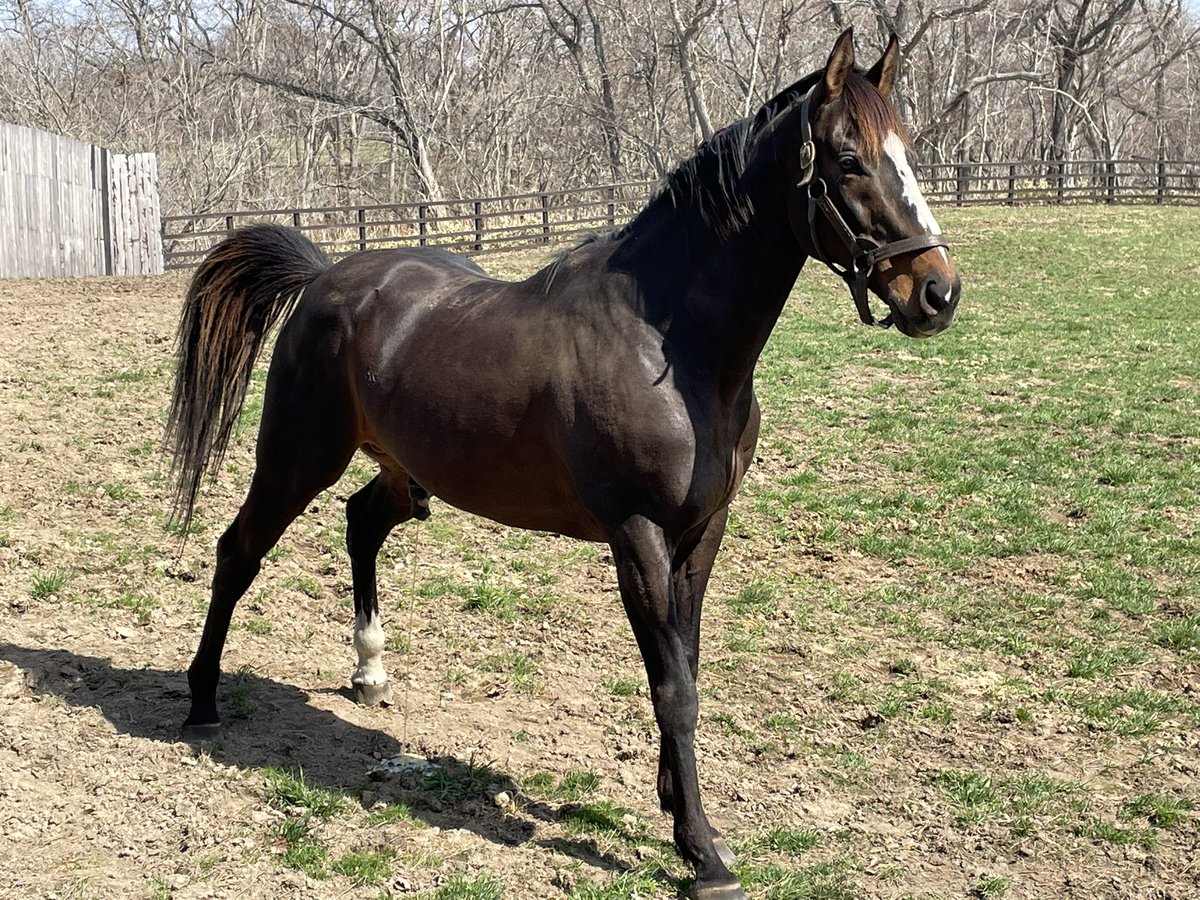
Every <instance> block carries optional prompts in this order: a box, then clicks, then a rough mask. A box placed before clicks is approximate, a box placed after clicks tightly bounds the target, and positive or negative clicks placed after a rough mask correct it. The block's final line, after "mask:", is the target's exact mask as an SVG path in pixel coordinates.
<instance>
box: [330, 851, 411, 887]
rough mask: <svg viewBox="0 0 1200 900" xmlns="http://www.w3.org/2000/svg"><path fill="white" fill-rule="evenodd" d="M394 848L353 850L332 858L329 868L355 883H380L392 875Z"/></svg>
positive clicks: (394, 856)
mask: <svg viewBox="0 0 1200 900" xmlns="http://www.w3.org/2000/svg"><path fill="white" fill-rule="evenodd" d="M395 858H396V851H395V850H354V851H351V852H350V853H347V854H345V855H344V856H341V857H339V858H338V859H336V860H334V861H333V863H332V865H330V867H329V868H330V869H331V870H332V871H333V872H334V873H335V874H337V875H345V876H346V877H347V878H349V879H351V880H352V881H353V882H354V883H355V884H357V885H366V884H381V883H382V882H384V881H387V880H388V879H389V878H391V877H392V871H393V869H394V861H395Z"/></svg>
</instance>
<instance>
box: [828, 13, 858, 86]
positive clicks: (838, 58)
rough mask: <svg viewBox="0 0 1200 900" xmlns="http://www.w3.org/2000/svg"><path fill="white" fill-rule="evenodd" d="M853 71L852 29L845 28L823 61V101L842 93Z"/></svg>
mask: <svg viewBox="0 0 1200 900" xmlns="http://www.w3.org/2000/svg"><path fill="white" fill-rule="evenodd" d="M853 71H854V29H853V28H847V29H846V30H845V31H843V32H842V36H841V37H839V38H838V39H837V43H836V44H834V45H833V51H832V52H831V53H830V54H829V62H827V63H825V102H826V103H828V102H830V101H832V100H836V99H837V98H838V97H840V96H841V95H842V88H843V87H845V85H846V79H847V78H849V77H850V73H851V72H853Z"/></svg>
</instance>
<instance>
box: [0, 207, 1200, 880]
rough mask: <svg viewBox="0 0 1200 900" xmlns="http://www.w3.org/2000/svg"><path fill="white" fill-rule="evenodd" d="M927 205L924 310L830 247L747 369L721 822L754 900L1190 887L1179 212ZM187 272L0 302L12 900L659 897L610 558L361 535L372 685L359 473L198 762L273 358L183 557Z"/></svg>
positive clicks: (461, 522) (227, 663) (323, 523)
mask: <svg viewBox="0 0 1200 900" xmlns="http://www.w3.org/2000/svg"><path fill="white" fill-rule="evenodd" d="M939 216H940V218H941V219H942V225H943V226H944V227H945V229H946V231H947V233H948V235H949V237H950V239H951V242H952V248H953V253H954V255H955V260H956V262H957V263H958V264H959V266H960V268H961V270H962V274H963V281H964V295H963V301H962V305H961V307H960V311H959V316H958V319H957V321H956V323H955V324H954V326H953V327H952V328H951V329H950V330H949V331H947V332H946V333H945V334H943V335H941V336H939V337H937V338H934V339H932V340H929V341H924V342H916V341H911V340H908V339H906V338H904V337H903V336H901V335H898V334H896V333H894V332H884V331H881V330H878V329H866V328H863V327H861V326H859V325H858V324H857V321H856V316H855V313H854V309H853V305H852V303H851V302H850V299H849V297H848V295H847V293H846V291H845V288H844V287H843V285H842V284H841V283H840V282H838V281H836V280H835V279H834V278H833V277H832V276H830V275H829V274H827V273H826V272H824V271H823V268H822V267H820V266H819V265H816V264H812V265H810V266H809V268H808V269H807V271H806V272H805V273H804V274H803V275H802V276H801V279H800V282H799V284H798V287H797V291H796V294H795V295H794V296H793V298H792V301H791V303H790V304H789V307H788V308H787V310H786V311H785V314H784V317H783V319H782V321H781V322H780V325H779V327H778V328H777V329H776V332H775V334H774V336H773V338H772V340H771V343H770V344H769V345H768V348H767V352H766V354H765V356H764V358H763V361H762V363H761V365H760V370H759V371H760V374H759V378H758V384H759V391H760V397H761V399H762V405H763V420H764V433H763V437H762V439H761V441H760V444H759V450H758V454H757V456H758V458H757V462H756V464H755V467H754V468H753V469H752V470H751V472H750V474H749V475H748V476H747V480H746V484H745V486H744V488H743V490H742V493H741V495H740V496H739V498H738V499H737V501H735V503H734V506H733V516H732V518H731V522H730V527H729V530H728V533H727V536H726V539H725V545H724V550H723V551H722V555H721V556H720V557H719V558H718V565H717V570H716V573H715V576H714V579H713V583H712V586H711V588H710V591H709V597H708V604H707V608H706V611H705V613H706V614H705V631H704V639H703V644H702V648H703V649H702V659H701V674H700V684H701V696H702V701H701V702H702V707H701V728H700V733H699V737H698V755H699V758H700V767H701V769H700V774H701V783H702V787H703V789H704V795H705V798H706V801H707V805H708V812H709V814H710V816H711V817H712V819H713V821H714V823H715V824H717V825H718V827H720V828H722V830H723V831H724V832H725V833H726V835H727V836H728V837H729V838H730V842H731V844H732V845H733V847H734V849H735V850H736V851H737V852H738V854H739V858H740V862H739V866H738V874H739V875H740V876H741V878H742V879H743V881H744V883H745V884H746V887H747V890H748V892H749V893H750V894H751V896H753V897H762V898H775V900H785V898H804V897H819V898H851V897H906V896H912V897H965V896H973V897H981V898H992V897H1039V896H1040V897H1079V898H1092V897H1161V898H1166V897H1178V898H1183V897H1188V896H1195V895H1196V894H1197V893H1200V865H1198V864H1197V859H1200V810H1198V809H1197V806H1198V805H1200V786H1198V785H1200V324H1197V323H1198V312H1200V264H1198V262H1197V259H1196V253H1195V251H1196V248H1197V247H1200V210H1195V209H1191V210H1189V209H1178V208H1104V207H1067V208H1059V209H1015V210H1011V209H1000V208H977V209H971V210H941V211H939ZM544 259H545V257H544V256H539V255H536V254H514V255H508V256H504V257H494V258H484V259H483V260H482V262H483V264H484V265H485V267H486V268H488V269H489V271H492V272H493V273H494V274H498V275H504V276H508V277H518V276H520V275H522V274H527V273H529V272H531V271H533V270H534V269H535V268H536V267H537V266H538V265H540V264H541V262H542V261H544ZM184 286H185V282H184V280H183V279H182V278H179V277H169V276H168V277H161V278H143V279H109V280H99V279H95V280H92V279H88V280H75V281H7V282H0V410H2V411H0V834H3V835H4V836H5V837H4V840H3V842H2V843H0V894H4V895H9V896H14V897H16V896H22V897H23V896H47V897H49V896H54V897H59V898H68V897H116V896H121V897H126V896H127V897H157V898H166V897H174V898H189V897H209V896H230V897H233V896H237V897H241V896H256V897H272V896H297V897H366V898H374V897H380V896H396V897H399V896H405V897H408V896H415V897H421V898H428V900H491V898H498V897H505V898H556V897H570V898H578V900H585V898H589V900H599V898H626V897H640V898H658V897H662V898H667V897H673V896H675V895H676V892H677V890H678V888H679V887H680V886H681V883H680V879H681V878H683V877H684V875H685V867H684V865H683V864H682V863H681V861H680V860H679V859H678V857H677V856H676V855H675V853H674V850H673V847H672V844H671V834H670V826H669V822H668V820H667V819H666V818H665V817H664V816H662V815H661V814H659V813H658V811H657V805H656V801H655V798H654V774H655V767H656V759H657V731H656V727H655V724H654V721H653V717H652V714H651V709H650V703H649V699H648V697H647V696H646V688H645V678H644V675H643V673H642V670H641V665H640V661H639V659H638V656H637V651H636V648H635V646H634V644H633V641H632V639H631V637H630V634H629V627H628V625H627V623H626V622H625V620H624V614H623V612H622V611H621V607H620V601H619V598H618V597H617V594H616V584H615V578H614V576H613V574H612V572H611V568H610V565H609V562H610V561H609V558H608V552H607V548H606V547H602V546H597V545H588V544H582V543H578V542H572V541H568V540H565V539H561V538H556V537H552V536H547V535H541V534H532V533H525V532H515V531H509V530H507V529H503V528H501V527H499V526H496V525H493V524H491V523H489V522H486V521H481V520H478V519H475V518H472V517H470V516H467V515H465V514H463V513H459V512H456V511H455V510H453V509H450V508H448V507H446V506H445V505H444V504H440V503H438V502H437V501H436V500H435V501H434V502H433V504H432V505H433V516H432V518H431V519H430V520H429V521H427V522H424V523H415V522H414V523H409V524H407V525H405V526H402V527H401V528H400V529H398V530H397V532H396V533H395V534H394V535H393V536H392V538H391V540H390V541H389V543H388V544H387V545H386V546H385V549H384V555H383V556H382V557H381V566H380V593H381V608H382V610H383V616H384V622H385V626H386V628H387V629H388V635H389V642H388V652H387V654H386V664H387V665H388V667H389V670H390V673H391V675H392V678H393V681H394V685H395V689H396V705H395V706H394V707H392V708H389V709H362V708H359V707H357V706H355V705H354V704H353V702H352V701H351V699H350V698H349V692H348V690H347V684H348V679H349V674H350V671H351V670H352V668H353V665H354V661H355V659H354V652H353V648H352V647H351V646H350V629H351V623H352V619H353V613H352V609H351V588H350V569H349V562H348V560H347V558H346V556H345V552H344V545H343V541H344V516H343V509H342V507H343V503H344V501H345V499H346V498H347V497H348V496H349V494H350V493H352V492H353V490H354V489H355V488H356V487H357V486H358V485H359V484H361V483H363V482H365V481H366V480H367V479H368V478H369V477H370V474H371V472H372V469H371V468H370V466H369V464H368V462H367V461H366V460H365V459H361V461H356V462H355V463H353V464H352V466H351V469H350V471H349V473H348V475H347V477H346V478H345V479H343V481H342V482H341V483H339V484H338V485H337V486H336V487H335V488H333V489H331V490H330V491H328V492H326V493H325V494H323V495H322V496H321V497H319V498H318V500H317V501H316V502H315V503H314V504H313V505H312V507H311V508H310V510H309V511H308V513H307V514H306V515H305V516H304V517H302V518H301V519H300V520H298V521H297V522H296V524H295V525H294V526H293V527H292V529H291V530H290V531H289V532H288V534H287V535H285V537H284V539H283V541H282V542H281V543H280V545H279V546H278V547H277V548H276V549H275V550H274V551H272V552H271V554H270V555H269V561H268V563H267V565H265V566H264V570H263V572H262V574H261V575H260V576H259V578H258V580H257V581H256V582H255V584H254V586H253V587H252V588H251V591H250V593H249V594H248V595H247V596H246V598H245V599H244V600H243V601H242V604H241V605H240V606H239V608H238V611H237V613H236V615H235V618H234V630H233V631H232V633H231V635H230V640H229V644H228V647H227V650H226V654H225V657H224V671H225V673H226V674H225V679H224V681H223V682H222V687H221V689H220V693H219V697H220V700H221V705H222V710H223V714H224V717H225V720H226V723H227V730H226V735H225V738H224V739H223V740H222V741H221V742H219V743H216V744H213V745H206V746H192V745H189V744H186V743H183V742H182V741H180V740H179V737H178V733H179V731H178V730H179V724H180V722H181V721H182V719H183V717H184V715H185V714H186V711H187V688H186V682H185V678H184V675H183V672H184V669H185V668H186V667H187V665H188V663H189V661H190V659H191V656H192V653H193V652H194V650H195V646H196V641H197V640H198V637H199V633H200V627H201V623H202V620H203V615H204V610H205V607H206V604H207V599H208V594H207V582H208V579H209V578H210V577H211V571H212V562H211V560H212V554H213V545H214V542H215V540H216V538H217V536H218V535H219V534H220V533H221V531H222V530H223V529H224V527H225V526H226V524H227V523H228V521H229V520H230V519H231V517H232V516H233V514H234V512H235V511H236V508H237V504H238V503H239V502H240V500H241V497H242V495H243V492H244V490H245V486H246V480H247V478H248V475H249V471H250V467H251V459H252V452H253V437H254V426H255V421H256V416H257V413H258V411H259V409H260V408H261V407H260V404H259V398H260V396H261V387H262V375H263V371H264V367H263V366H261V365H260V371H259V377H258V379H257V381H256V384H255V387H254V389H253V393H252V395H251V398H250V402H249V403H248V405H247V410H246V413H245V414H244V421H243V425H244V427H242V428H241V429H240V433H239V434H238V436H237V438H236V440H235V443H234V446H233V447H232V448H231V450H230V453H229V456H228V458H227V460H226V462H225V466H224V470H223V471H222V472H221V474H220V481H219V482H218V483H217V484H216V485H215V486H213V487H210V488H207V489H206V490H205V491H204V492H203V493H202V495H201V500H200V505H199V507H198V510H197V519H196V522H195V523H194V525H193V533H192V535H191V536H190V538H189V540H188V542H187V543H186V545H184V547H183V549H182V552H181V553H180V551H179V537H180V536H179V535H178V534H177V533H173V532H172V531H171V529H170V528H168V526H167V523H166V513H167V512H168V507H169V500H168V499H167V498H168V494H169V484H168V481H167V478H166V471H165V465H164V460H163V457H162V456H161V455H160V453H159V448H158V440H159V437H160V434H161V430H162V422H163V419H164V415H165V409H166V403H167V400H168V395H169V382H170V378H171V375H172V356H171V349H172V341H173V335H174V329H175V325H176V321H177V316H178V312H179V307H180V299H181V296H182V293H183V290H184ZM399 754H407V755H408V761H409V765H407V767H405V766H400V767H399V768H401V769H402V771H392V772H387V771H383V772H376V773H375V774H373V775H372V774H369V772H370V770H372V768H373V767H376V766H377V764H378V763H379V761H380V760H383V759H389V758H393V757H396V756H397V755H399ZM426 760H427V761H428V762H425V761H426Z"/></svg>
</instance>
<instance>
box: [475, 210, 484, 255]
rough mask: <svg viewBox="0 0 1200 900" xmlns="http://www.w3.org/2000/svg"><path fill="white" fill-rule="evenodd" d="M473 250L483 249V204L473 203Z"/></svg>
mask: <svg viewBox="0 0 1200 900" xmlns="http://www.w3.org/2000/svg"><path fill="white" fill-rule="evenodd" d="M475 249H476V250H482V249H483V204H482V203H480V202H479V201H478V200H476V201H475Z"/></svg>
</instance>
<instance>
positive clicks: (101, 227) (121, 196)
mask: <svg viewBox="0 0 1200 900" xmlns="http://www.w3.org/2000/svg"><path fill="white" fill-rule="evenodd" d="M162 271H163V248H162V231H161V216H160V209H159V198H158V163H157V160H156V158H155V156H154V154H153V153H134V154H128V155H127V154H122V153H113V152H111V151H109V150H106V149H104V148H103V147H93V146H91V145H89V144H84V143H81V142H79V141H76V140H72V139H71V138H67V137H62V136H61V135H56V134H49V133H47V132H44V131H37V130H36V129H33V128H26V127H24V126H21V125H8V124H3V123H0V278H33V277H55V276H74V275H151V274H156V273H159V272H162Z"/></svg>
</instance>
